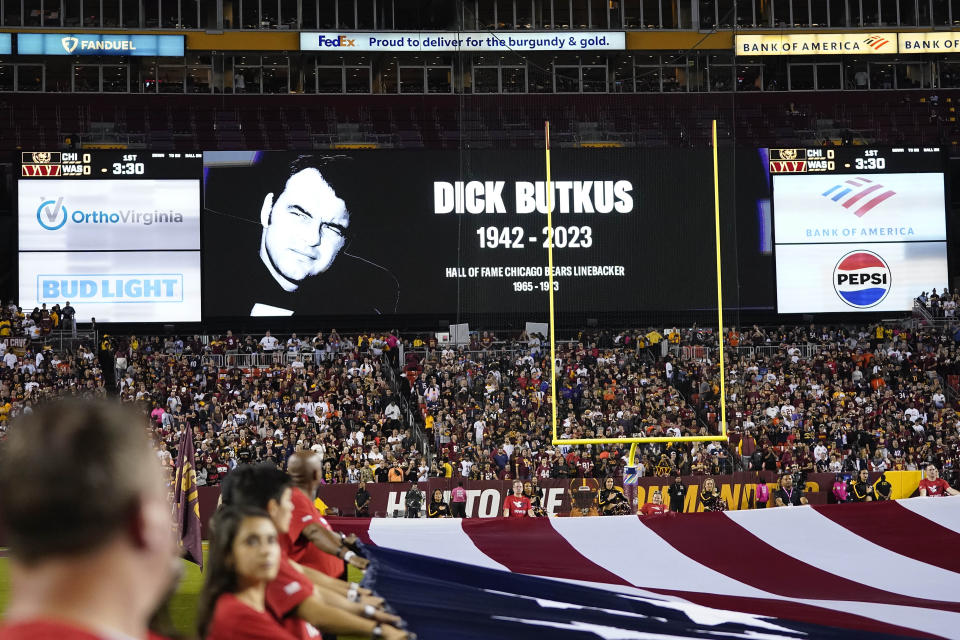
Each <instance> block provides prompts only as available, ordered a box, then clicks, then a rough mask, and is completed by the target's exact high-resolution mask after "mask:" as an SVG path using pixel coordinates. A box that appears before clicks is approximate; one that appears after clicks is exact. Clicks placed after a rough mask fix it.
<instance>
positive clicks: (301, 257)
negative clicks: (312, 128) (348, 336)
mask: <svg viewBox="0 0 960 640" xmlns="http://www.w3.org/2000/svg"><path fill="white" fill-rule="evenodd" d="M290 157H291V156H290V155H288V154H269V153H265V154H257V156H256V157H255V158H254V161H253V164H252V165H251V166H250V167H241V169H246V170H247V172H246V173H244V174H243V175H242V178H243V180H246V179H247V178H248V177H249V178H253V177H255V178H256V179H257V181H256V182H257V187H258V188H259V194H258V195H257V196H256V198H257V200H256V203H257V205H259V212H258V213H259V216H258V217H257V220H256V222H258V223H259V224H258V225H257V227H255V229H256V231H258V232H259V233H258V235H259V247H257V251H256V253H255V254H254V255H251V254H250V253H248V249H249V244H247V240H244V238H248V237H249V236H252V235H253V232H254V231H253V229H254V227H253V225H250V224H243V222H242V220H230V221H228V222H230V223H234V222H235V224H232V225H231V228H232V231H233V232H234V233H231V234H230V236H233V235H234V234H236V237H237V240H238V241H239V242H240V244H238V246H236V247H235V252H234V253H233V255H232V256H231V255H224V254H221V259H224V258H225V259H226V263H227V264H223V265H216V270H217V271H216V272H217V273H220V272H222V274H221V276H220V278H219V279H220V281H221V282H222V283H223V285H224V286H228V289H227V290H229V291H235V292H237V295H235V296H223V297H221V300H222V303H221V304H218V305H217V307H218V308H217V309H216V310H215V313H214V315H248V316H290V315H294V314H298V315H328V314H339V313H345V312H346V313H363V314H367V313H374V314H384V313H387V314H390V313H395V312H396V306H397V301H398V297H399V290H398V283H397V281H396V278H394V277H393V275H392V274H391V273H390V272H389V271H388V270H387V269H386V268H385V267H382V266H381V265H379V264H376V263H375V262H374V261H372V260H368V259H366V258H363V257H361V256H359V255H357V254H354V253H352V252H350V250H349V245H350V244H351V239H352V236H353V235H354V230H355V229H354V227H355V221H354V216H355V214H354V212H353V211H352V210H351V198H350V193H351V191H352V190H353V189H355V188H356V187H354V186H353V185H354V184H357V183H359V182H360V181H359V180H358V179H357V176H352V175H351V172H350V165H351V159H350V158H349V157H346V156H320V155H300V156H298V157H295V159H293V161H292V162H291V161H290ZM251 168H252V169H256V171H255V172H250V171H249V169H251ZM208 169H209V170H210V171H217V172H223V173H224V174H228V173H229V172H231V171H237V167H232V166H229V165H225V166H222V167H213V168H208ZM221 177H222V176H221V175H219V174H218V175H217V178H218V180H217V181H216V182H213V181H212V180H211V179H210V178H209V177H208V180H210V183H209V184H208V188H207V192H206V196H207V201H206V209H207V211H208V214H211V213H212V214H214V215H216V214H218V213H226V214H228V215H231V216H232V214H230V211H229V208H234V207H237V206H243V204H242V203H241V202H237V201H236V200H237V198H239V195H238V194H231V193H229V191H228V193H227V195H226V197H223V194H222V193H217V191H218V190H220V191H222V190H224V189H227V190H229V189H230V187H231V186H233V187H236V189H237V190H238V191H243V190H245V186H246V185H238V184H236V182H235V181H221V180H219V178H221ZM238 177H241V176H238ZM247 202H249V199H248V200H247ZM251 204H252V203H251ZM246 206H247V207H249V206H251V205H246ZM228 207H229V208H228ZM224 209H227V210H226V211H224ZM242 217H243V218H246V219H247V220H249V218H250V213H249V212H245V213H244V215H243V216H242ZM218 223H219V224H218V226H219V228H222V227H223V225H224V224H226V222H224V221H222V220H221V221H218ZM250 239H252V238H250ZM224 253H225V252H224ZM209 268H210V267H209V266H208V269H209ZM227 280H229V281H230V282H231V284H229V285H228V284H227V282H226V281H227ZM218 297H219V296H218Z"/></svg>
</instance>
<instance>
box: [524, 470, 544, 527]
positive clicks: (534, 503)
mask: <svg viewBox="0 0 960 640" xmlns="http://www.w3.org/2000/svg"><path fill="white" fill-rule="evenodd" d="M534 480H536V478H534ZM523 495H525V496H527V497H528V498H530V508H531V509H533V515H534V517H536V518H544V517H546V515H547V512H546V511H545V510H544V508H543V499H542V495H541V493H540V488H539V487H537V489H536V490H534V488H533V483H532V482H530V481H529V480H527V481H526V482H524V483H523Z"/></svg>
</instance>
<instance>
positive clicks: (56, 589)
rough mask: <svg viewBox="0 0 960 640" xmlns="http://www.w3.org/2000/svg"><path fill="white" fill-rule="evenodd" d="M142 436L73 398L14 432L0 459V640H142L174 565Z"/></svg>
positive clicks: (129, 414) (154, 465)
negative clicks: (6, 570)
mask: <svg viewBox="0 0 960 640" xmlns="http://www.w3.org/2000/svg"><path fill="white" fill-rule="evenodd" d="M147 426H148V425H147V420H146V418H145V417H144V416H143V415H141V414H139V413H136V412H134V411H132V410H130V409H128V408H124V407H122V406H120V405H117V404H113V403H108V402H91V401H83V402H81V401H76V400H71V401H63V402H56V403H49V404H45V405H43V406H42V407H40V408H38V409H37V410H36V411H34V412H33V413H32V414H27V415H24V416H23V417H21V418H19V419H18V420H17V421H15V422H14V423H13V424H11V426H10V428H9V430H8V432H7V439H6V442H5V443H4V446H3V448H2V450H0V495H2V496H3V500H2V501H0V520H2V521H3V523H4V525H5V530H6V534H7V541H8V543H9V545H10V575H11V581H12V588H11V590H10V594H11V600H10V604H9V606H8V608H7V610H6V612H5V614H4V616H5V620H4V623H3V626H0V639H2V640H107V639H108V638H119V637H124V638H145V637H146V636H147V627H148V621H149V619H150V617H151V615H152V614H153V612H154V611H155V610H156V609H157V608H158V606H159V604H160V602H161V600H162V599H163V597H164V596H165V595H166V594H167V593H168V592H169V590H170V588H171V585H172V582H173V580H174V578H175V576H176V572H175V571H174V567H175V566H176V565H177V564H178V563H179V561H178V560H177V552H176V544H175V542H174V539H173V536H171V535H170V527H171V525H172V522H171V520H170V503H169V502H168V501H167V491H166V483H165V480H164V475H163V471H162V470H161V467H160V464H159V462H158V460H157V456H156V454H155V453H154V452H153V451H152V450H151V447H150V444H149V440H148V439H147V437H146V435H145V432H146V429H147Z"/></svg>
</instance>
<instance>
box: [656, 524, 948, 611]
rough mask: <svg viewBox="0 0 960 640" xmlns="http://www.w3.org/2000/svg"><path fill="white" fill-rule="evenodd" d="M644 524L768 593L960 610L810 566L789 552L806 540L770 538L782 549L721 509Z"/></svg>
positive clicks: (676, 545)
mask: <svg viewBox="0 0 960 640" xmlns="http://www.w3.org/2000/svg"><path fill="white" fill-rule="evenodd" d="M644 524H646V525H647V526H648V527H649V528H650V529H651V530H652V531H654V532H655V533H656V534H657V535H659V536H660V537H661V538H663V539H664V540H665V541H666V542H667V543H669V544H670V545H671V546H672V547H673V548H674V549H676V550H677V551H679V552H680V553H682V554H684V555H685V556H687V557H689V558H691V559H693V560H695V561H697V562H699V563H700V564H703V565H705V566H707V567H710V568H711V569H713V570H714V571H717V572H719V573H722V574H723V575H725V576H727V577H729V578H732V579H734V580H737V581H738V582H742V583H744V584H748V585H751V586H753V587H755V588H757V589H761V590H763V591H767V592H769V593H774V594H777V595H782V596H786V597H790V598H815V599H817V600H850V599H851V597H853V595H854V594H855V598H856V599H857V600H859V601H867V602H876V603H882V604H897V605H904V606H908V607H921V608H925V609H942V610H944V611H953V612H960V603H952V602H942V601H936V600H926V599H923V598H913V597H911V596H905V595H902V594H898V593H891V592H889V591H883V590H881V589H876V588H874V587H871V586H869V585H865V584H861V583H859V582H855V581H853V580H848V579H847V578H844V577H842V576H837V575H834V574H832V573H829V572H828V571H824V570H822V569H818V568H817V567H813V566H810V565H808V564H806V563H804V562H801V561H799V560H797V559H796V558H793V557H792V556H790V555H789V553H788V551H789V549H790V546H791V545H793V544H805V542H804V541H802V540H791V539H789V538H786V537H785V538H784V539H783V540H777V541H770V543H772V544H776V545H778V547H782V548H783V549H784V550H783V551H781V549H780V548H778V547H774V546H771V544H770V543H768V542H767V541H764V540H762V539H760V538H758V537H757V536H755V535H753V534H752V533H750V532H749V531H747V530H746V529H745V528H743V527H741V526H740V525H739V524H737V523H735V522H734V521H733V520H731V519H730V518H727V517H726V515H724V514H723V513H706V514H703V516H701V520H700V523H699V524H700V526H699V527H691V526H689V523H688V522H686V521H685V519H683V518H651V519H650V520H647V521H645V522H644ZM731 550H739V551H738V552H731ZM851 552H852V550H851Z"/></svg>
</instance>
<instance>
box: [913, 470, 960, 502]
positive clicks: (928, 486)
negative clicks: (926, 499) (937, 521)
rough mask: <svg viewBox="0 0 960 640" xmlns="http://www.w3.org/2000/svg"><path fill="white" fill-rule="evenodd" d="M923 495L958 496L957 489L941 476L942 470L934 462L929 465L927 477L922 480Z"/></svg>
mask: <svg viewBox="0 0 960 640" xmlns="http://www.w3.org/2000/svg"><path fill="white" fill-rule="evenodd" d="M920 495H921V496H958V495H960V491H957V490H956V489H954V488H953V487H951V486H950V485H949V484H947V481H946V480H944V479H943V478H941V477H940V472H939V471H937V468H936V467H935V466H933V465H932V464H930V465H927V470H926V477H925V478H924V479H923V480H921V481H920Z"/></svg>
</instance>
